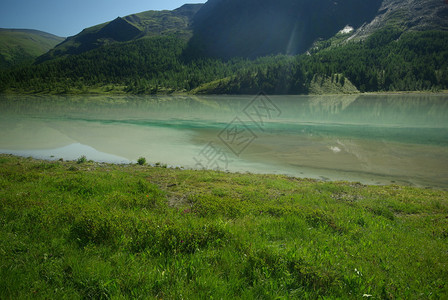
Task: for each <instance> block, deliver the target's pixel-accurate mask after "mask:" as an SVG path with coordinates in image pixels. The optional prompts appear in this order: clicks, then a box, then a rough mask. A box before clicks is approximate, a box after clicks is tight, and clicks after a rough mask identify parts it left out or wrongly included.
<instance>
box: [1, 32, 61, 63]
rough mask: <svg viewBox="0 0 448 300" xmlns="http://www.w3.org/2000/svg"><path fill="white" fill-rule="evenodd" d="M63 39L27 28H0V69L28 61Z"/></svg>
mask: <svg viewBox="0 0 448 300" xmlns="http://www.w3.org/2000/svg"><path fill="white" fill-rule="evenodd" d="M63 40H64V39H63V38H61V37H58V36H55V35H52V34H49V33H46V32H42V31H37V30H27V29H0V69H5V68H9V67H12V66H16V65H20V64H22V63H25V62H30V61H32V60H33V59H35V58H36V57H38V56H40V55H42V54H44V53H45V52H47V51H48V50H50V49H52V48H53V47H54V46H56V45H57V44H59V43H61V42H62V41H63Z"/></svg>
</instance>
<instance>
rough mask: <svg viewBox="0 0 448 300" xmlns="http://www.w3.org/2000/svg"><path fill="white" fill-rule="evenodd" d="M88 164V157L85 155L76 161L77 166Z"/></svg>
mask: <svg viewBox="0 0 448 300" xmlns="http://www.w3.org/2000/svg"><path fill="white" fill-rule="evenodd" d="M85 162H87V157H86V156H85V155H83V156H81V157H80V158H78V160H77V161H76V163H77V164H83V163H85Z"/></svg>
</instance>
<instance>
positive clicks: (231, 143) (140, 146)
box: [0, 94, 448, 189]
mask: <svg viewBox="0 0 448 300" xmlns="http://www.w3.org/2000/svg"><path fill="white" fill-rule="evenodd" d="M0 125H1V128H2V130H1V133H0V152H1V153H11V154H16V155H22V156H33V157H37V158H44V159H59V158H64V159H76V158H78V157H80V156H81V155H86V156H87V158H88V159H92V160H96V161H105V162H114V163H129V162H135V161H136V160H137V158H138V157H140V156H144V157H146V158H147V160H148V161H149V162H150V163H156V162H160V163H164V164H168V165H170V166H183V167H185V168H203V167H205V168H210V169H214V168H219V169H221V170H229V171H238V172H246V171H248V172H256V173H276V174H287V175H292V176H300V177H311V178H318V179H322V180H350V181H360V182H363V183H370V184H388V183H397V184H404V185H416V186H429V187H438V188H444V189H446V188H448V95H436V94H405V95H359V96H355V95H350V96H269V97H265V96H262V95H260V96H258V97H255V96H203V97H195V96H161V97H151V96H142V97H139V96H113V97H104V96H65V97H57V96H54V97H53V96H52V97H50V96H42V97H38V96H0Z"/></svg>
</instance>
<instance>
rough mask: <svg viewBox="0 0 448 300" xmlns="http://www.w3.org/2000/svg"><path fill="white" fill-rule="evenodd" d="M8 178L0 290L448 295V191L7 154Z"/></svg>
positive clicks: (4, 293) (1, 195)
mask: <svg viewBox="0 0 448 300" xmlns="http://www.w3.org/2000/svg"><path fill="white" fill-rule="evenodd" d="M0 186H1V189H0V202H1V205H0V254H1V255H0V298H2V299H18V298H22V299H23V298H31V297H32V298H36V297H37V298H47V299H48V298H71V299H77V298H97V299H99V298H140V297H143V298H147V297H150V298H157V299H160V298H167V299H173V298H189V299H191V298H210V297H213V298H219V299H221V298H222V299H235V298H236V299H238V298H241V299H248V298H262V299H272V298H276V297H280V298H288V297H291V298H305V299H306V298H310V299H316V298H319V297H325V298H332V299H333V298H344V299H360V298H363V295H372V297H373V298H382V299H397V298H400V299H443V298H446V297H447V296H448V284H447V280H446V279H447V278H448V253H447V251H446V249H447V247H448V231H447V228H448V219H447V218H446V216H447V214H448V193H447V192H444V191H438V190H430V189H418V188H410V187H402V186H365V185H362V184H359V183H346V182H334V183H333V182H320V181H314V180H307V179H296V178H290V177H284V176H277V175H250V174H229V173H221V172H215V171H188V170H174V169H166V168H161V167H150V166H138V165H108V164H99V163H93V162H86V161H85V160H83V159H80V160H78V162H61V161H56V162H48V161H38V160H32V159H25V158H17V157H12V156H6V155H1V156H0ZM364 297H366V296H364ZM367 297H370V296H367Z"/></svg>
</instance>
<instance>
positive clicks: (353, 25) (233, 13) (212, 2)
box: [190, 0, 448, 59]
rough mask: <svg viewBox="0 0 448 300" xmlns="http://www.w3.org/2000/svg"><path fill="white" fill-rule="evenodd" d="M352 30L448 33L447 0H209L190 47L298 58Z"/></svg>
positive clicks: (227, 54) (359, 33)
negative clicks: (343, 32) (319, 42)
mask: <svg viewBox="0 0 448 300" xmlns="http://www.w3.org/2000/svg"><path fill="white" fill-rule="evenodd" d="M346 26H347V28H348V29H349V30H352V29H354V34H355V35H354V36H356V37H358V38H366V37H367V36H369V35H370V34H372V33H373V32H375V31H377V30H380V29H382V28H385V27H388V26H399V27H400V29H401V30H402V31H406V30H447V29H448V5H447V2H446V1H442V0H363V1H359V0H245V1H241V0H209V1H208V2H207V3H206V4H205V5H204V7H203V8H202V9H201V10H200V11H199V12H198V13H197V15H196V16H195V18H194V38H193V39H192V40H191V42H190V48H191V52H196V53H198V52H199V53H200V55H207V56H211V57H219V58H225V59H229V58H231V57H235V56H241V57H248V58H254V57H260V56H265V55H272V54H290V55H294V54H300V53H304V52H305V51H307V50H308V49H309V48H310V47H311V46H312V45H313V43H314V42H316V41H318V40H326V39H329V38H331V37H333V36H335V35H336V34H337V33H338V32H339V31H340V30H342V29H343V28H345V27H346ZM354 36H353V37H354ZM353 37H351V38H353Z"/></svg>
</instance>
